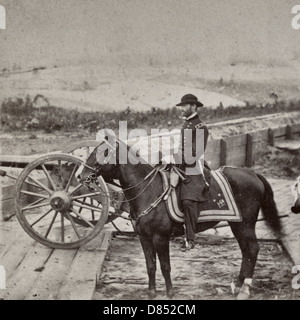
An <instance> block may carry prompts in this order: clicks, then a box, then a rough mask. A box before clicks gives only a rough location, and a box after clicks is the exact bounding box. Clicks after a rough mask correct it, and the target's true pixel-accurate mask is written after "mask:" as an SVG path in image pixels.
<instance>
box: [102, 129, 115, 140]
mask: <svg viewBox="0 0 300 320" xmlns="http://www.w3.org/2000/svg"><path fill="white" fill-rule="evenodd" d="M104 137H105V140H108V141H115V140H116V135H115V133H114V131H112V130H111V129H104Z"/></svg>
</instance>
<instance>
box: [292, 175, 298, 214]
mask: <svg viewBox="0 0 300 320" xmlns="http://www.w3.org/2000/svg"><path fill="white" fill-rule="evenodd" d="M292 194H293V195H294V197H295V204H294V205H293V206H292V207H291V211H292V212H293V213H296V214H297V213H300V176H299V177H298V178H297V179H296V182H295V184H294V185H293V186H292Z"/></svg>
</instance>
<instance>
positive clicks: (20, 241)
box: [0, 221, 35, 279]
mask: <svg viewBox="0 0 300 320" xmlns="http://www.w3.org/2000/svg"><path fill="white" fill-rule="evenodd" d="M12 223H15V224H16V228H14V229H9V230H8V231H5V230H4V231H3V230H1V244H2V245H3V244H5V249H4V250H3V251H2V254H1V255H0V264H1V265H3V266H4V267H5V269H6V276H7V279H9V277H10V276H11V275H12V274H13V273H14V272H15V270H16V269H17V267H18V265H19V264H20V263H21V261H22V260H23V259H24V256H25V255H26V254H27V252H28V250H29V249H30V248H31V246H32V245H33V244H34V243H35V240H33V239H32V238H31V237H30V236H29V235H28V234H27V233H26V232H25V231H24V230H23V229H22V227H21V226H20V225H19V224H18V222H17V221H15V222H12Z"/></svg>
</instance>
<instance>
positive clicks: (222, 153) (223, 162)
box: [220, 139, 227, 166]
mask: <svg viewBox="0 0 300 320" xmlns="http://www.w3.org/2000/svg"><path fill="white" fill-rule="evenodd" d="M220 148H221V150H220V166H225V165H226V159H227V142H226V141H225V140H224V139H221V141H220Z"/></svg>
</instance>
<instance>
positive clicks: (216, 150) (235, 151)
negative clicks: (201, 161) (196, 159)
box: [205, 124, 300, 169]
mask: <svg viewBox="0 0 300 320" xmlns="http://www.w3.org/2000/svg"><path fill="white" fill-rule="evenodd" d="M297 138H298V139H300V124H295V125H287V126H285V127H280V128H275V129H263V130H259V131H255V132H251V133H247V134H241V135H235V136H230V137H226V138H224V139H218V140H211V141H208V144H207V148H206V152H205V159H206V160H207V161H210V162H211V167H212V168H213V169H216V168H218V167H220V166H224V165H229V166H237V167H251V166H252V165H253V164H254V161H255V158H256V157H257V156H259V155H260V154H262V153H263V152H264V151H265V150H266V147H267V145H270V146H274V144H275V143H276V142H277V141H282V140H292V139H297Z"/></svg>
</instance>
